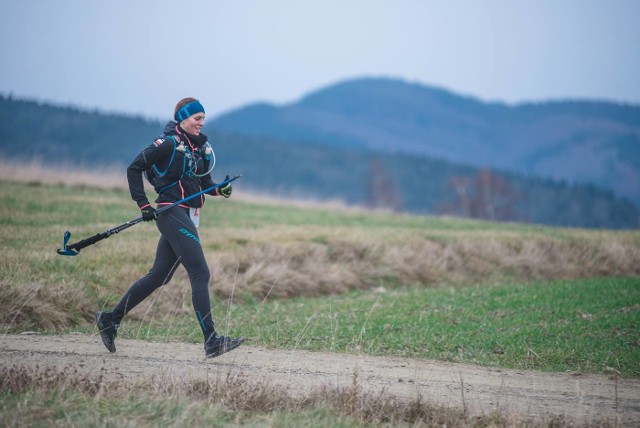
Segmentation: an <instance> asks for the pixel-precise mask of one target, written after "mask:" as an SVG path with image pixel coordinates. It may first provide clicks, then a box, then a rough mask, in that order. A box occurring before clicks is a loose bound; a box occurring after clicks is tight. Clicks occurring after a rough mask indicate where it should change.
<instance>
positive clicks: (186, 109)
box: [173, 100, 204, 123]
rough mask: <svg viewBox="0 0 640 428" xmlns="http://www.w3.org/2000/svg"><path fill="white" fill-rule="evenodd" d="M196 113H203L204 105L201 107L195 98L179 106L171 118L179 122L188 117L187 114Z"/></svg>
mask: <svg viewBox="0 0 640 428" xmlns="http://www.w3.org/2000/svg"><path fill="white" fill-rule="evenodd" d="M196 113H204V107H202V104H200V101H197V100H196V101H191V102H190V103H187V104H185V105H183V106H182V107H180V110H178V111H177V112H176V114H175V116H173V118H174V119H175V120H176V121H177V122H178V123H180V122H182V121H183V120H185V119H186V118H188V117H189V116H191V115H194V114H196Z"/></svg>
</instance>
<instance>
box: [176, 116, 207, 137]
mask: <svg viewBox="0 0 640 428" xmlns="http://www.w3.org/2000/svg"><path fill="white" fill-rule="evenodd" d="M180 126H181V127H182V129H184V130H185V131H187V132H188V133H189V134H191V135H200V130H201V129H202V127H203V126H204V113H196V114H192V115H191V116H189V117H188V118H186V119H185V120H183V121H182V122H180Z"/></svg>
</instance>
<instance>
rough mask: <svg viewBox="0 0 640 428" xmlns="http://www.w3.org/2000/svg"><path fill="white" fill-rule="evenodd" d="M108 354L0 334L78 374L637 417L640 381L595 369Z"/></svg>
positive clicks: (133, 347) (172, 351) (78, 342)
mask: <svg viewBox="0 0 640 428" xmlns="http://www.w3.org/2000/svg"><path fill="white" fill-rule="evenodd" d="M117 346H118V352H116V353H115V354H110V353H109V352H107V351H106V349H104V347H103V346H102V343H101V342H100V338H99V337H98V336H97V335H81V334H70V335H65V336H40V335H30V334H22V335H3V336H0V364H2V365H3V366H5V367H7V366H13V365H33V366H34V367H35V366H36V365H38V367H40V368H48V367H51V368H55V369H58V370H63V369H65V368H69V367H73V368H74V369H77V370H78V372H80V373H81V374H85V373H86V374H87V375H97V374H98V373H101V374H105V375H107V376H117V377H118V378H121V379H126V380H129V381H140V380H149V379H150V378H151V377H153V376H156V377H157V376H161V377H163V378H167V379H175V380H180V379H205V378H209V379H213V378H216V377H217V376H222V377H224V376H226V375H227V374H228V373H229V372H236V371H239V372H240V373H242V374H243V375H244V376H246V377H247V378H249V379H252V378H255V379H256V380H267V381H269V382H270V383H271V384H274V385H283V386H285V387H287V388H288V390H289V391H290V392H291V393H292V394H303V393H305V392H307V391H309V390H311V389H312V388H315V387H319V386H339V385H351V384H352V383H353V381H354V373H357V379H358V382H359V384H360V385H361V387H362V388H364V389H367V390H370V391H381V390H384V391H386V392H387V393H390V394H393V395H396V396H399V397H406V398H415V397H416V396H417V394H421V396H422V398H423V399H424V400H425V401H428V402H432V403H439V404H443V405H446V406H451V407H459V408H462V407H463V406H464V407H466V409H467V410H468V411H469V412H470V413H471V414H474V415H481V414H489V413H491V412H492V411H494V410H499V411H501V412H503V413H505V414H512V415H514V416H515V417H517V418H523V419H533V420H538V421H540V420H548V419H549V418H551V417H553V416H560V415H563V416H565V417H568V418H571V419H572V420H574V421H575V422H576V423H578V424H582V423H585V422H589V421H594V420H603V419H606V420H608V421H609V422H611V423H612V424H615V423H616V418H619V419H618V420H619V422H621V423H622V425H623V426H640V380H631V379H618V380H617V381H616V380H615V379H614V378H611V377H607V376H599V375H575V374H570V373H553V374H549V373H539V372H527V371H522V370H506V369H488V368H483V367H476V366H470V365H462V364H450V363H442V362H435V361H427V360H417V359H404V358H383V357H369V356H363V355H344V354H333V353H324V352H306V351H298V350H268V349H264V348H260V347H254V346H242V347H240V348H239V349H237V350H235V351H233V352H231V353H229V354H225V355H223V356H221V357H219V358H216V359H211V360H207V359H205V358H204V356H203V351H202V349H201V346H199V345H194V344H184V343H151V342H145V341H140V340H124V339H118V341H117Z"/></svg>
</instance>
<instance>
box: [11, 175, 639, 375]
mask: <svg viewBox="0 0 640 428" xmlns="http://www.w3.org/2000/svg"><path fill="white" fill-rule="evenodd" d="M1 188H2V193H3V194H2V200H3V201H4V204H3V205H2V208H1V210H2V211H1V216H0V222H1V224H2V232H0V233H1V235H0V236H1V239H2V246H3V257H2V260H1V261H0V263H1V265H2V266H1V267H2V269H1V272H2V273H1V274H0V283H1V284H2V291H1V292H0V302H1V304H2V311H1V313H2V315H0V317H1V320H2V325H3V327H4V330H5V331H21V330H25V329H38V330H44V331H68V330H70V329H74V330H82V331H85V330H86V331H91V329H93V326H92V323H91V320H92V316H93V313H94V312H95V311H96V310H97V309H99V308H101V307H105V306H107V307H110V306H112V305H114V304H115V303H116V302H117V300H118V299H119V297H120V295H121V294H122V293H123V292H124V291H125V290H126V289H127V288H128V287H129V285H130V284H131V283H132V282H133V281H134V280H135V279H137V278H138V277H139V276H140V275H141V274H143V273H145V272H146V270H147V269H148V268H149V267H150V263H151V261H152V258H153V255H154V250H155V243H156V240H157V236H158V232H157V230H156V229H155V227H154V226H153V225H152V224H146V223H145V224H140V225H138V226H136V227H134V228H131V229H128V230H126V231H124V232H122V233H121V234H119V235H115V236H113V237H111V238H109V239H107V240H105V241H101V242H99V243H97V244H95V245H94V246H91V247H88V248H86V249H84V250H82V252H81V253H80V255H78V256H77V257H63V256H59V255H57V254H56V251H55V250H56V248H58V247H60V246H61V245H62V235H63V233H64V231H65V230H67V229H69V230H71V231H72V239H71V241H72V242H73V241H75V240H80V239H82V238H86V237H88V236H91V235H93V234H95V233H97V232H100V231H102V230H105V229H107V228H109V227H112V226H115V225H117V224H120V223H122V222H125V221H127V220H130V219H131V218H134V217H135V216H137V215H138V213H137V211H136V208H135V205H134V204H133V203H132V202H131V201H130V200H129V196H128V193H127V192H126V191H124V190H120V189H107V190H105V189H97V188H84V187H61V186H47V185H37V184H26V183H15V182H14V183H3V185H2V186H1ZM200 233H201V238H202V242H203V243H204V247H205V252H206V253H207V256H208V258H209V263H210V266H211V267H212V270H213V272H214V275H213V280H212V284H211V288H212V290H213V292H214V294H215V296H214V298H213V306H214V317H215V319H216V321H217V323H218V325H219V326H220V327H221V329H223V330H224V331H227V332H229V333H242V334H243V335H246V336H249V337H250V338H251V340H252V342H253V343H255V344H259V345H265V346H271V347H291V346H295V347H297V348H299V349H310V350H325V351H337V352H354V351H356V350H357V351H358V352H365V353H370V354H376V355H397V356H412V357H419V358H435V359H442V360H449V361H461V362H468V363H476V364H483V365H495V366H505V367H517V368H520V367H522V368H530V369H540V370H551V371H554V370H555V371H564V370H572V371H585V372H595V373H599V372H603V371H604V370H609V369H610V368H614V369H615V370H618V371H619V372H620V373H622V374H623V375H625V376H633V377H640V366H639V364H640V343H639V340H640V339H639V337H640V335H639V332H638V327H639V326H638V320H639V319H640V316H639V311H640V279H639V278H638V276H639V275H640V263H639V261H640V232H635V231H634V232H631V231H622V232H611V231H589V230H572V229H555V228H546V227H540V226H531V225H516V224H499V223H484V222H474V221H468V220H458V219H447V218H435V217H434V218H431V217H412V216H405V215H393V214H389V213H371V212H365V211H362V210H348V209H342V210H322V209H318V208H315V207H313V208H305V207H291V206H277V205H272V204H256V203H251V202H246V201H241V202H238V201H233V199H231V200H221V199H216V200H213V201H210V202H209V203H208V204H207V206H206V207H205V210H204V214H203V219H202V225H201V229H200ZM130 315H131V316H130V317H128V318H127V322H125V323H124V324H123V326H122V328H121V335H122V337H146V338H151V339H155V340H159V339H166V338H167V337H169V338H172V339H176V340H178V339H179V340H190V341H199V340H200V337H199V335H200V332H199V330H198V329H197V326H196V325H195V323H194V319H193V318H194V317H193V313H192V308H191V299H190V289H189V285H188V280H187V278H186V274H185V273H184V272H183V271H182V270H180V271H179V273H178V274H177V275H176V277H175V278H174V281H173V282H172V283H171V285H169V286H168V287H164V288H163V289H161V290H159V292H157V293H156V294H154V296H152V298H151V299H149V301H148V302H145V303H144V304H142V305H141V306H140V307H138V308H136V309H135V310H134V311H133V312H132V313H131V314H130Z"/></svg>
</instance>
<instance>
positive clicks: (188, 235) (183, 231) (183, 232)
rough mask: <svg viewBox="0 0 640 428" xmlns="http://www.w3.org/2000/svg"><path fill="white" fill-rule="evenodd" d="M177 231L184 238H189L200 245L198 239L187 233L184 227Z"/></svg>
mask: <svg viewBox="0 0 640 428" xmlns="http://www.w3.org/2000/svg"><path fill="white" fill-rule="evenodd" d="M179 231H180V233H182V234H183V235H184V236H186V237H187V238H191V239H193V240H194V241H196V242H197V243H198V244H199V243H200V240H199V239H198V237H197V236H196V235H195V234H193V233H191V232H189V231H188V230H187V229H185V228H184V227H183V228H182V229H179Z"/></svg>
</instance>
